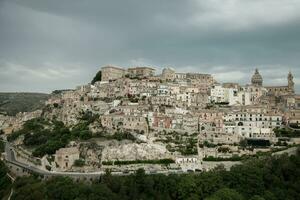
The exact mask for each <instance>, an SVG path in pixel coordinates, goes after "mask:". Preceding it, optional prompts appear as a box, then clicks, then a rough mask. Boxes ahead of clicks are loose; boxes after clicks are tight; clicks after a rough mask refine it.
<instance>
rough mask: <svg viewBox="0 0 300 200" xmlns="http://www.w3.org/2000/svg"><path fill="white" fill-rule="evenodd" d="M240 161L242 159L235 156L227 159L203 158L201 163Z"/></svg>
mask: <svg viewBox="0 0 300 200" xmlns="http://www.w3.org/2000/svg"><path fill="white" fill-rule="evenodd" d="M241 160H243V158H242V157H240V156H236V155H234V156H232V157H229V158H223V157H213V156H208V157H204V158H203V161H241Z"/></svg>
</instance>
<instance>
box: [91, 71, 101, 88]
mask: <svg viewBox="0 0 300 200" xmlns="http://www.w3.org/2000/svg"><path fill="white" fill-rule="evenodd" d="M101 79H102V72H101V70H100V71H98V72H97V74H96V75H95V77H94V78H93V80H92V82H91V84H92V85H94V84H95V83H96V82H97V81H101Z"/></svg>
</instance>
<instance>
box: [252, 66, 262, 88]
mask: <svg viewBox="0 0 300 200" xmlns="http://www.w3.org/2000/svg"><path fill="white" fill-rule="evenodd" d="M251 83H252V85H255V86H262V85H263V78H262V76H261V75H260V74H259V72H258V69H255V73H254V74H253V76H252V78H251Z"/></svg>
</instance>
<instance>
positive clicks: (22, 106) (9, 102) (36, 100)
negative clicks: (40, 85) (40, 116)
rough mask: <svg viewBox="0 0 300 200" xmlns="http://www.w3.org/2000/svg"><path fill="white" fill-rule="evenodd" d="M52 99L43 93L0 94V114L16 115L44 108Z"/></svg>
mask: <svg viewBox="0 0 300 200" xmlns="http://www.w3.org/2000/svg"><path fill="white" fill-rule="evenodd" d="M49 97H50V95H49V94H43V93H2V92H0V113H5V114H8V115H16V114H17V113H18V112H30V111H34V110H37V109H40V108H42V107H43V106H44V105H45V101H46V100H47V99H48V98H49Z"/></svg>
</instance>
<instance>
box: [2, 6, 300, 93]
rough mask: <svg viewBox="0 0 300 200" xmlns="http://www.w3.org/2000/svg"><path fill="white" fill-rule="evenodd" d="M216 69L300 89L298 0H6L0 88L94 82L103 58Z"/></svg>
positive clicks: (222, 76) (45, 88)
mask: <svg viewBox="0 0 300 200" xmlns="http://www.w3.org/2000/svg"><path fill="white" fill-rule="evenodd" d="M107 64H113V65H118V66H124V67H130V66H152V67H155V68H156V69H157V70H158V72H159V73H160V72H161V69H162V68H163V67H173V68H175V69H176V70H177V71H180V72H200V73H211V74H213V75H214V77H215V78H216V79H217V80H218V81H219V82H228V81H230V82H239V83H242V84H246V83H249V82H250V78H251V75H252V74H253V73H254V69H255V68H259V70H260V73H261V74H262V76H263V78H264V84H265V85H286V84H287V74H288V71H289V70H291V71H292V73H293V75H294V81H295V84H296V90H297V92H300V1H299V0H168V1H167V0H107V1H102V0H48V1H46V0H0V70H1V71H0V91H2V92H3V91H11V92H13V91H27V92H30V91H35V92H51V91H52V90H55V89H63V88H74V87H75V86H77V85H81V84H85V83H88V82H89V81H90V80H91V79H92V78H93V76H94V75H95V73H96V72H97V71H98V70H99V69H100V68H101V66H104V65H107Z"/></svg>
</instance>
